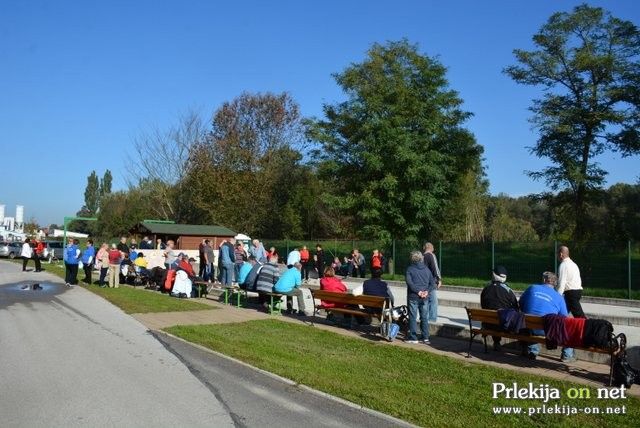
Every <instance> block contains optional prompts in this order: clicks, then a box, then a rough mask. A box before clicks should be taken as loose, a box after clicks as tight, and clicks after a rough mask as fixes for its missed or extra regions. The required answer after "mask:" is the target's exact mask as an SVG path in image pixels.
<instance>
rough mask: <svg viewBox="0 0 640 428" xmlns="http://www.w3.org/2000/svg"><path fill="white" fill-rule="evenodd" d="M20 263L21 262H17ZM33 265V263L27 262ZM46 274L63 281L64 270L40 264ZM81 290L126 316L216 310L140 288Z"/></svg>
mask: <svg viewBox="0 0 640 428" xmlns="http://www.w3.org/2000/svg"><path fill="white" fill-rule="evenodd" d="M19 262H20V263H22V260H20V261H19ZM29 263H33V262H29ZM42 267H43V269H45V271H46V272H48V273H51V274H54V275H56V276H59V277H60V278H63V279H64V276H65V268H64V265H63V264H62V263H58V264H49V263H42ZM83 275H84V273H83V272H79V273H78V276H79V277H80V278H83V277H84V276H83ZM97 277H98V276H97V273H96V272H94V275H93V279H94V281H95V280H96V279H97ZM82 287H83V288H86V289H87V290H89V291H91V292H93V293H95V294H97V295H99V296H101V297H103V298H104V299H106V300H108V301H109V302H111V303H113V304H114V305H116V306H118V307H119V308H121V309H122V310H123V311H124V312H126V313H128V314H143V313H149V312H182V311H202V310H210V309H217V308H216V307H214V306H210V305H206V304H204V303H199V302H197V301H193V300H189V299H177V298H173V297H170V296H168V295H167V294H161V293H159V292H153V291H150V290H144V289H142V288H138V289H135V288H131V287H129V286H126V285H125V286H120V288H100V287H98V286H97V285H90V286H87V285H84V284H83V285H82Z"/></svg>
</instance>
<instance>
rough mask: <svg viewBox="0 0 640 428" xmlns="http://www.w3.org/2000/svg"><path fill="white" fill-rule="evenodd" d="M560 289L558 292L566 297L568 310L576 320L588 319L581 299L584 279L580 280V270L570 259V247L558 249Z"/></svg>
mask: <svg viewBox="0 0 640 428" xmlns="http://www.w3.org/2000/svg"><path fill="white" fill-rule="evenodd" d="M558 259H559V260H560V266H558V288H557V291H558V293H560V294H561V295H564V301H565V303H566V304H567V310H568V311H569V312H571V314H572V315H573V317H574V318H586V316H585V314H584V311H583V310H582V305H581V304H580V299H581V298H582V279H581V278H580V269H579V268H578V265H577V264H575V262H574V261H573V260H571V258H570V257H569V247H567V246H564V245H562V246H560V248H559V249H558Z"/></svg>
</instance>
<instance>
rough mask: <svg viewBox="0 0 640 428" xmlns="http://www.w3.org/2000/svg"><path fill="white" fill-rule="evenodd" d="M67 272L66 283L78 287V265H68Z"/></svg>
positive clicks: (66, 265)
mask: <svg viewBox="0 0 640 428" xmlns="http://www.w3.org/2000/svg"><path fill="white" fill-rule="evenodd" d="M65 270H66V272H65V282H66V283H67V284H72V285H76V284H77V283H78V264H77V263H75V264H72V263H66V264H65Z"/></svg>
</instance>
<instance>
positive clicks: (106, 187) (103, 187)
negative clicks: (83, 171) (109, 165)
mask: <svg viewBox="0 0 640 428" xmlns="http://www.w3.org/2000/svg"><path fill="white" fill-rule="evenodd" d="M112 182H113V176H112V175H111V171H109V170H106V171H105V172H104V175H103V176H102V180H100V199H102V198H104V197H105V196H107V195H108V194H109V193H111V183H112ZM99 207H100V200H98V208H99Z"/></svg>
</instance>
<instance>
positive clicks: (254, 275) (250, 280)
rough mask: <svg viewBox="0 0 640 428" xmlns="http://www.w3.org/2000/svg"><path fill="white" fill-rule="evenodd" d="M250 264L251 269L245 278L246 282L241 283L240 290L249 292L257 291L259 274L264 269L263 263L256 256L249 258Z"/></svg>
mask: <svg viewBox="0 0 640 428" xmlns="http://www.w3.org/2000/svg"><path fill="white" fill-rule="evenodd" d="M249 264H250V265H251V269H249V272H248V273H247V276H246V277H245V278H244V282H242V283H240V288H242V289H243V290H247V291H256V282H257V280H258V273H260V269H261V268H262V263H260V262H258V261H257V260H256V258H255V256H249Z"/></svg>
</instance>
